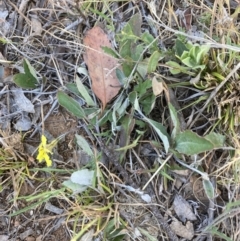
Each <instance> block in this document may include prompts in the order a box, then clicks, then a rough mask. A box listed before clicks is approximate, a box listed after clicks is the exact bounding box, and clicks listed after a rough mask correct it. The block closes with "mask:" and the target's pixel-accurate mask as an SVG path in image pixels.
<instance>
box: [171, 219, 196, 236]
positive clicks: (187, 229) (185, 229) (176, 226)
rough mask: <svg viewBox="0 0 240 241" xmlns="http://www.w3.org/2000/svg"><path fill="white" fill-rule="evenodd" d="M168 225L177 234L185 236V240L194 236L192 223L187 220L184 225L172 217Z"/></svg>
mask: <svg viewBox="0 0 240 241" xmlns="http://www.w3.org/2000/svg"><path fill="white" fill-rule="evenodd" d="M170 227H171V229H172V230H173V231H174V232H175V233H176V234H177V235H179V236H180V237H183V238H186V239H187V240H192V238H193V236H194V229H193V224H192V223H191V222H189V221H188V222H187V223H186V226H184V225H183V224H182V223H181V222H179V221H178V220H177V219H176V218H173V222H172V223H171V224H170Z"/></svg>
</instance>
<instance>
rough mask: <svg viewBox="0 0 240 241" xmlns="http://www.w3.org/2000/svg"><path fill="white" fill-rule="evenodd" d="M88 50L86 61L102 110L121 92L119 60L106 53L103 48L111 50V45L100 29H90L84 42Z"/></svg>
mask: <svg viewBox="0 0 240 241" xmlns="http://www.w3.org/2000/svg"><path fill="white" fill-rule="evenodd" d="M83 43H84V45H85V46H86V47H87V48H86V54H85V56H84V60H85V62H86V64H87V66H88V71H89V75H90V77H91V80H92V90H93V92H94V93H95V95H96V96H97V97H98V98H99V99H100V100H101V102H102V109H104V108H105V106H106V104H107V103H108V102H109V101H111V100H112V99H113V98H114V97H115V96H116V95H117V94H118V92H119V90H120V83H119V81H118V78H117V76H116V68H117V67H118V65H119V64H118V61H117V59H115V58H113V57H112V56H110V55H108V54H106V53H104V51H103V50H102V47H108V48H111V47H112V46H111V43H110V41H109V39H108V37H107V35H106V34H105V33H104V31H103V30H102V29H101V28H100V27H97V26H96V27H94V28H92V29H90V30H89V31H88V32H87V34H86V36H85V37H84V40H83Z"/></svg>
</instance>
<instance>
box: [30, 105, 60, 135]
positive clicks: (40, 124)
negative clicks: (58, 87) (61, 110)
mask: <svg viewBox="0 0 240 241" xmlns="http://www.w3.org/2000/svg"><path fill="white" fill-rule="evenodd" d="M57 103H58V100H55V101H54V102H53V104H52V106H51V108H50V110H49V111H48V113H47V114H46V115H45V116H44V118H43V120H42V122H41V123H39V124H38V125H37V126H36V128H35V130H34V132H33V133H32V134H31V136H30V138H32V137H33V136H34V135H35V134H36V133H37V131H38V130H39V128H40V127H41V126H42V125H43V122H44V121H46V119H47V118H48V117H49V115H50V114H51V113H52V111H53V110H54V108H55V107H56V105H57Z"/></svg>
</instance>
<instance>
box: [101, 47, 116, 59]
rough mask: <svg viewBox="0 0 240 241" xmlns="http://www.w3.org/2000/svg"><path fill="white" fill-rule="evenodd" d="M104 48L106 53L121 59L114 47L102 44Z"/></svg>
mask: <svg viewBox="0 0 240 241" xmlns="http://www.w3.org/2000/svg"><path fill="white" fill-rule="evenodd" d="M102 49H103V51H104V53H106V54H109V55H111V56H112V57H114V58H116V59H119V54H118V53H117V52H116V51H115V50H113V49H112V48H109V47H107V46H102Z"/></svg>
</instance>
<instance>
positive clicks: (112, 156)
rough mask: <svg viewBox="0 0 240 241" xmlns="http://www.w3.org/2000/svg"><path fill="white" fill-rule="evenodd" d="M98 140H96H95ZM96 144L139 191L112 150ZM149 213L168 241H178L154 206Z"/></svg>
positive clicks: (100, 142) (124, 178)
mask: <svg viewBox="0 0 240 241" xmlns="http://www.w3.org/2000/svg"><path fill="white" fill-rule="evenodd" d="M97 140H98V139H97ZM98 143H99V145H100V147H101V149H102V151H103V152H104V154H105V155H106V156H107V158H108V159H109V161H110V162H112V163H113V165H114V167H115V168H116V169H117V171H119V173H120V175H121V176H122V177H123V180H124V181H125V182H126V183H127V184H129V185H130V186H132V187H134V188H135V189H139V187H137V186H136V184H135V183H134V182H133V181H132V179H131V178H129V175H128V173H127V171H126V170H125V169H124V168H123V167H122V165H121V164H120V162H119V156H118V155H117V154H115V153H114V151H113V150H110V149H109V148H107V147H106V146H105V145H104V144H103V143H102V141H101V140H98ZM150 196H151V195H150ZM149 209H150V210H151V212H152V213H153V214H154V215H155V217H156V218H157V219H158V221H159V223H160V225H161V226H162V228H163V229H164V230H165V231H166V233H167V235H168V238H169V241H178V240H179V239H178V237H177V236H176V234H175V233H174V232H173V231H172V229H171V228H170V227H169V225H168V223H167V222H166V221H165V220H164V217H163V216H162V214H161V213H160V211H159V209H158V208H157V207H156V206H155V205H152V206H150V207H149Z"/></svg>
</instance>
